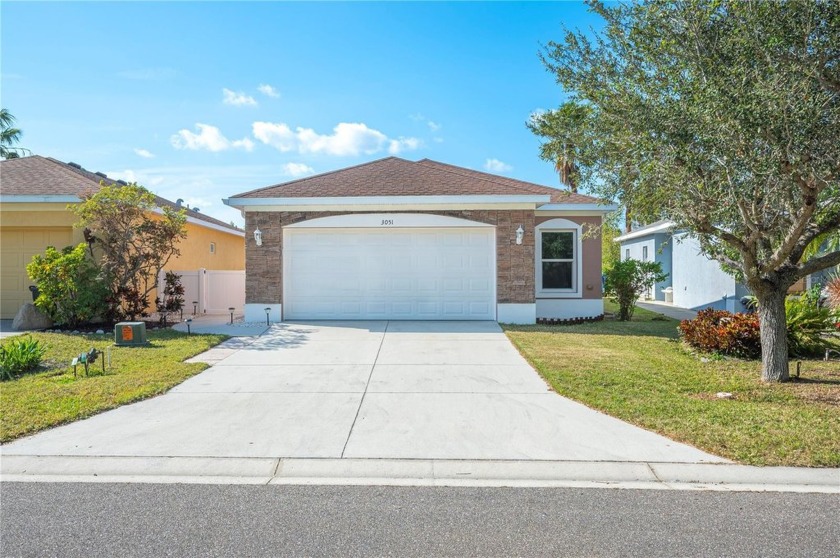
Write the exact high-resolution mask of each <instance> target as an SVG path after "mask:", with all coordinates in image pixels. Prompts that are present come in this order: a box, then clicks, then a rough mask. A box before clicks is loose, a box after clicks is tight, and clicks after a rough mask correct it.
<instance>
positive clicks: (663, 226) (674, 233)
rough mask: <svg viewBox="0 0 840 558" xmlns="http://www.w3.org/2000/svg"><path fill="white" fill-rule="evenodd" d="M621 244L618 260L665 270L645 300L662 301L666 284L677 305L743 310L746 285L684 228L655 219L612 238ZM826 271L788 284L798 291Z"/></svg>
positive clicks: (823, 275)
mask: <svg viewBox="0 0 840 558" xmlns="http://www.w3.org/2000/svg"><path fill="white" fill-rule="evenodd" d="M615 242H618V243H620V245H621V259H622V260H627V259H631V258H632V259H634V260H641V261H655V262H659V263H661V264H662V270H663V271H664V272H666V273H668V278H667V279H665V281H662V282H660V283H657V284H656V285H655V286H654V288H652V289H651V292H650V293H648V294H647V297H646V298H648V299H649V300H658V301H666V298H667V294H666V293H667V291H666V289H668V288H669V287H670V289H671V292H672V296H673V304H674V305H675V306H679V307H680V308H689V309H691V310H702V309H704V308H715V309H718V310H728V311H730V312H743V311H744V310H745V309H746V308H745V307H744V305H743V304H741V299H742V298H743V297H744V296H747V295H749V294H750V291H749V289H748V288H747V287H746V285H744V284H742V283H739V282H738V281H736V280H735V278H734V277H733V276H732V275H730V274H728V273H727V272H726V271H724V270H723V268H721V266H720V263H718V262H717V261H716V260H712V259H710V258H708V257H707V256H705V255H703V254H702V253H701V252H700V243H699V242H698V241H697V239H696V238H692V237H691V236H689V235H688V234H686V233H685V232H684V231H680V230H675V229H674V224H673V223H672V222H671V221H667V220H666V221H657V222H655V223H651V224H650V225H646V226H643V227H640V228H638V229H636V230H633V231H631V232H629V233H626V234H623V235H621V236H619V237H617V238H615ZM827 275H828V272H822V273H819V274H813V275H811V276H809V277H807V278H805V279H804V280H802V281H800V282H798V283H797V284H796V285H794V286H793V287H791V289H790V292H801V291H802V290H803V289H805V288H810V287H811V286H812V285H815V284H818V283H819V282H820V281H821V280H824V277H827Z"/></svg>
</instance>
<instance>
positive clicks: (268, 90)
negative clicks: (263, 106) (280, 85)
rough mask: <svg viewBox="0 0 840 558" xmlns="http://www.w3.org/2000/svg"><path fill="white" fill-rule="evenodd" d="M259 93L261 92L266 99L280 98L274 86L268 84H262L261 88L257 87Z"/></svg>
mask: <svg viewBox="0 0 840 558" xmlns="http://www.w3.org/2000/svg"><path fill="white" fill-rule="evenodd" d="M257 91H259V92H260V93H262V94H263V95H265V96H266V97H274V98H275V99H276V98H277V97H279V96H280V92H279V91H277V90H276V89H274V88H273V87H272V86H270V85H268V84H267V83H261V84H260V86H259V87H257Z"/></svg>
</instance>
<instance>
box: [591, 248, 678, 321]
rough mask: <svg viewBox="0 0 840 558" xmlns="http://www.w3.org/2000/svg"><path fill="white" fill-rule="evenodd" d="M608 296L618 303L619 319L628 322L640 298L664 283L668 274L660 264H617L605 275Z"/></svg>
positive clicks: (633, 262) (636, 261)
mask: <svg viewBox="0 0 840 558" xmlns="http://www.w3.org/2000/svg"><path fill="white" fill-rule="evenodd" d="M605 276H606V277H605V279H606V281H605V285H604V287H605V289H606V293H607V295H608V296H609V297H610V300H612V301H613V302H615V303H618V319H619V320H621V321H627V320H629V319H630V318H632V317H633V311H634V310H635V309H636V301H637V300H639V296H641V294H642V293H643V292H645V291H646V290H648V289H650V288H651V287H652V286H653V285H654V284H656V283H658V282H660V281H664V280H665V279H666V278H667V277H668V274H667V273H663V272H662V264H660V263H659V262H642V261H639V260H633V259H630V260H624V261H620V262H615V263H614V264H613V266H612V267H611V268H610V269H608V270H607V272H606V273H605Z"/></svg>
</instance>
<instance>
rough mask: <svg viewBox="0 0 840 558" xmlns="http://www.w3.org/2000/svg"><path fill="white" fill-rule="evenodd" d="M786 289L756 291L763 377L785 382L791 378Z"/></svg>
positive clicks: (768, 379)
mask: <svg viewBox="0 0 840 558" xmlns="http://www.w3.org/2000/svg"><path fill="white" fill-rule="evenodd" d="M785 291H786V289H779V290H778V291H769V292H763V293H758V292H757V293H756V294H755V296H756V298H757V299H758V321H759V325H760V327H761V379H762V380H763V381H765V382H785V381H787V380H788V379H789V377H790V376H789V371H788V343H787V325H786V320H785V296H786V292H785Z"/></svg>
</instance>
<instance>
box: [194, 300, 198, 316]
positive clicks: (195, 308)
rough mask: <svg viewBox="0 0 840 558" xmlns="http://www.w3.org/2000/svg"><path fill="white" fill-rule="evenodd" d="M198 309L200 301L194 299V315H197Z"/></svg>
mask: <svg viewBox="0 0 840 558" xmlns="http://www.w3.org/2000/svg"><path fill="white" fill-rule="evenodd" d="M197 311H198V301H197V300H193V316H195V315H196V313H197Z"/></svg>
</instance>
